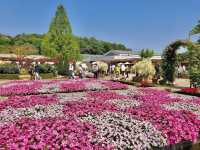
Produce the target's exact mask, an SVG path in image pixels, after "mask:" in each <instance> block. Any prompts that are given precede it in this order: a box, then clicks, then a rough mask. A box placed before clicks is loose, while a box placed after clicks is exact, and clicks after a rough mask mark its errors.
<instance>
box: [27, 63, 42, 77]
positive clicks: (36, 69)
mask: <svg viewBox="0 0 200 150" xmlns="http://www.w3.org/2000/svg"><path fill="white" fill-rule="evenodd" d="M39 65H40V62H36V63H35V62H33V63H32V65H31V66H30V68H29V71H28V72H29V74H30V76H31V80H41V76H40V66H39Z"/></svg>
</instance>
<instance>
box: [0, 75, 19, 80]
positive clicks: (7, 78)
mask: <svg viewBox="0 0 200 150" xmlns="http://www.w3.org/2000/svg"><path fill="white" fill-rule="evenodd" d="M0 79H4V80H18V79H19V74H0Z"/></svg>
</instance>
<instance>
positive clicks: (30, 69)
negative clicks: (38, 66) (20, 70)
mask: <svg viewBox="0 0 200 150" xmlns="http://www.w3.org/2000/svg"><path fill="white" fill-rule="evenodd" d="M28 73H29V75H30V76H31V80H33V79H34V66H33V65H30V68H29V70H28Z"/></svg>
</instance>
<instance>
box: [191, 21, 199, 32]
mask: <svg viewBox="0 0 200 150" xmlns="http://www.w3.org/2000/svg"><path fill="white" fill-rule="evenodd" d="M199 33H200V21H198V24H197V25H196V26H195V27H194V28H193V29H192V31H190V35H195V34H199Z"/></svg>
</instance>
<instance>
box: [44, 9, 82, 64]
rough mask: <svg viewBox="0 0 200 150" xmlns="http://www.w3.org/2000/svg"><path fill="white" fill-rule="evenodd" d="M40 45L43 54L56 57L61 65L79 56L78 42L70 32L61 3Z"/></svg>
mask: <svg viewBox="0 0 200 150" xmlns="http://www.w3.org/2000/svg"><path fill="white" fill-rule="evenodd" d="M42 46H43V54H44V55H46V56H50V57H53V58H55V57H57V58H58V59H59V61H60V63H61V64H63V65H65V64H66V63H67V62H69V61H76V60H78V59H79V58H80V51H79V46H78V43H77V41H76V39H75V38H74V36H73V34H72V29H71V25H70V22H69V19H68V17H67V13H66V11H65V8H64V7H63V6H62V5H59V6H58V7H57V11H56V14H55V16H54V17H53V19H52V21H51V24H50V26H49V31H48V33H47V34H46V35H45V38H44V41H43V44H42Z"/></svg>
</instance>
